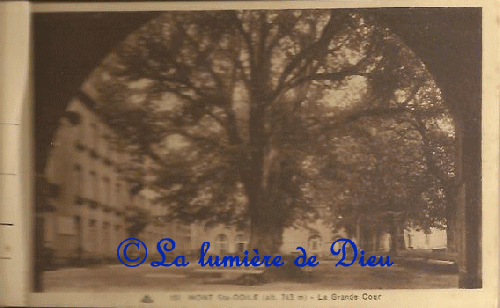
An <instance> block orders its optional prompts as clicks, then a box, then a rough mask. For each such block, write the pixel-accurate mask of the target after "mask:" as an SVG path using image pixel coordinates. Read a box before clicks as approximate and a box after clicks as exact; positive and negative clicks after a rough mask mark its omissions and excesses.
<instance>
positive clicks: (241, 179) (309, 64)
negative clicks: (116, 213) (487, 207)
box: [92, 10, 454, 252]
mask: <svg viewBox="0 0 500 308" xmlns="http://www.w3.org/2000/svg"><path fill="white" fill-rule="evenodd" d="M92 78H93V84H94V87H95V88H96V90H97V93H98V94H99V101H100V102H101V104H100V105H99V108H100V109H101V111H102V112H103V113H104V114H106V115H107V116H108V117H109V121H110V122H111V123H112V124H113V125H114V126H116V127H117V128H119V130H120V131H121V133H122V134H123V136H125V137H126V138H125V139H126V140H127V141H128V146H129V147H130V148H132V149H133V150H134V153H135V154H136V155H137V156H138V157H141V156H143V155H148V156H151V157H154V158H155V159H156V161H157V163H158V165H159V166H160V167H159V168H158V170H157V172H156V180H155V187H156V189H157V190H158V191H159V192H160V193H161V196H162V197H161V198H160V199H159V200H158V201H159V202H164V203H167V204H169V206H170V213H171V214H170V216H171V218H175V219H181V220H184V221H196V220H203V221H209V222H213V223H217V222H225V223H231V222H247V223H249V224H250V228H251V234H252V243H251V244H252V247H255V248H259V249H263V250H264V251H270V252H273V251H274V250H276V249H277V248H278V247H279V244H280V242H281V234H282V230H283V228H284V227H285V226H290V225H293V224H294V223H296V222H297V221H307V220H308V219H317V218H318V217H320V216H321V217H325V216H324V215H326V214H325V213H330V214H332V217H333V218H332V221H335V222H336V223H337V224H338V225H342V224H347V223H348V222H349V219H348V218H349V217H355V216H357V215H358V216H359V215H365V216H367V217H368V216H372V217H374V218H376V217H378V216H377V215H379V214H381V213H385V212H404V213H405V215H407V217H408V218H411V219H412V220H413V221H414V222H415V223H416V224H418V225H425V226H431V225H432V226H434V225H439V224H442V222H443V219H444V216H443V215H444V214H443V208H444V207H445V200H444V196H445V195H446V192H444V191H443V189H445V188H443V187H444V186H446V183H448V182H449V181H452V180H453V168H454V165H453V159H454V158H453V155H451V154H452V153H453V147H454V135H453V123H452V121H451V119H450V117H449V115H448V113H447V110H446V109H445V107H444V105H443V104H442V102H441V98H440V93H439V90H438V89H437V87H436V85H435V84H434V83H433V81H432V78H431V76H430V75H429V74H428V73H427V71H426V69H425V66H424V65H423V64H422V63H421V62H420V61H419V60H418V59H417V58H416V57H415V55H414V54H413V53H411V51H410V50H408V48H406V47H405V46H404V45H403V44H402V43H401V42H400V41H399V40H398V39H397V38H396V37H394V36H392V35H391V34H390V33H389V32H388V31H387V30H386V29H382V28H379V27H377V26H376V25H375V24H374V23H372V22H371V21H370V19H369V18H367V17H366V16H364V15H363V14H359V13H357V12H356V11H349V10H283V11H266V10H261V11H210V12H206V11H200V12H189V13H184V12H170V13H165V14H164V15H162V16H160V17H159V18H157V19H154V20H152V21H151V22H149V23H148V24H146V25H145V26H144V27H143V28H141V29H139V30H138V31H136V32H134V33H133V34H132V35H130V36H129V37H128V38H127V40H126V41H125V42H123V44H121V45H120V46H119V47H118V48H117V50H116V52H114V53H113V54H112V55H110V56H109V57H108V58H107V59H106V60H105V61H104V63H103V64H102V66H101V67H100V68H99V69H98V70H96V72H95V73H94V74H93V76H92ZM450 153H451V154H450ZM379 216H380V215H379ZM338 217H343V218H344V219H343V220H342V221H337V220H338ZM372 223H374V224H375V223H379V221H377V219H373V220H372Z"/></svg>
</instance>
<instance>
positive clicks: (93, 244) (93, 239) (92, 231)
mask: <svg viewBox="0 0 500 308" xmlns="http://www.w3.org/2000/svg"><path fill="white" fill-rule="evenodd" d="M89 238H90V249H91V250H90V251H91V252H97V249H98V248H97V247H98V243H97V230H96V223H95V219H89Z"/></svg>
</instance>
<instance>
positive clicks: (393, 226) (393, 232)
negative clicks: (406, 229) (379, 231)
mask: <svg viewBox="0 0 500 308" xmlns="http://www.w3.org/2000/svg"><path fill="white" fill-rule="evenodd" d="M398 229H399V228H398V222H397V218H396V217H394V216H391V217H390V223H389V235H390V242H389V254H390V255H391V256H393V257H395V256H397V255H398V236H399V234H398V231H399V230H398Z"/></svg>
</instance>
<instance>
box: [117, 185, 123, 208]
mask: <svg viewBox="0 0 500 308" xmlns="http://www.w3.org/2000/svg"><path fill="white" fill-rule="evenodd" d="M121 191H122V185H121V184H120V183H116V205H117V206H118V207H120V205H121V201H122V199H121Z"/></svg>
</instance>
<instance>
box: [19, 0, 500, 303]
mask: <svg viewBox="0 0 500 308" xmlns="http://www.w3.org/2000/svg"><path fill="white" fill-rule="evenodd" d="M416 6H418V7H479V6H480V7H483V71H482V72H483V96H482V98H483V111H482V115H483V119H482V138H483V139H482V140H483V144H482V157H483V165H482V168H483V170H482V171H483V172H482V183H483V189H482V194H483V196H482V197H483V198H482V200H483V215H482V217H483V231H482V234H483V245H482V248H483V262H482V264H483V289H479V290H460V289H457V290H435V289H432V290H367V292H368V293H370V292H373V293H377V294H382V298H383V300H381V301H380V302H374V301H371V302H368V301H365V302H364V301H358V302H334V301H325V302H320V301H307V302H297V301H294V302H287V301H273V302H265V301H258V302H255V303H253V302H249V301H241V302H236V301H213V302H203V301H201V302H193V301H190V302H188V301H186V300H184V301H180V302H171V301H169V298H168V296H169V293H148V292H144V291H142V292H137V293H31V294H29V295H28V297H27V298H28V305H29V306H49V305H50V306H54V305H56V306H60V305H65V306H75V305H76V306H122V307H123V306H145V307H228V306H238V307H276V306H285V307H288V306H290V305H292V306H298V305H301V304H303V305H304V306H308V307H353V306H356V307H357V306H363V307H387V306H390V307H426V306H430V307H433V306H438V305H439V306H440V307H471V306H475V307H496V306H497V304H498V303H497V300H498V297H497V296H498V293H497V292H498V276H499V274H498V272H499V266H498V260H499V249H498V243H499V241H498V238H499V236H498V235H499V232H498V231H499V229H498V226H499V221H498V217H499V215H498V214H499V211H498V206H499V202H498V201H499V198H498V197H499V195H498V188H499V185H498V183H499V181H498V180H499V170H498V167H499V151H498V149H499V146H498V145H499V131H500V129H499V108H498V106H499V104H498V103H499V101H498V93H497V89H498V87H497V85H498V84H497V79H498V78H496V77H497V76H499V74H498V61H497V55H498V50H499V49H498V47H499V41H498V26H497V23H496V18H497V16H498V15H497V11H498V10H497V4H496V2H493V1H465V0H464V1H451V0H448V1H439V2H437V1H430V0H424V1H418V2H417V1H415V2H410V1H406V2H405V1H362V2H358V1H356V2H355V1H336V2H332V1H307V2H305V1H293V2H292V1H281V2H276V1H273V2H248V1H246V2H185V3H153V2H143V3H93V4H83V3H79V4H33V5H32V6H31V11H32V12H53V11H66V12H70V11H71V12H76V11H162V10H206V9H225V10H229V9H259V8H272V9H288V8H306V7H307V8H341V7H356V8H361V7H416ZM26 106H28V107H26ZM29 106H30V105H29V102H26V105H25V108H24V110H25V111H29V110H31V108H29ZM24 119H26V121H24ZM29 119H30V116H24V117H23V121H24V122H23V128H24V129H23V131H25V132H26V131H29V127H30V123H29V121H28V120H29ZM22 139H23V140H27V139H28V138H22ZM26 143H27V142H24V143H23V148H22V152H24V153H31V151H32V149H33V145H29V144H26ZM25 155H29V154H25ZM28 158H29V156H28ZM30 181H31V180H30V179H29V174H24V173H23V183H24V184H25V186H24V187H23V189H24V191H23V192H22V194H24V195H26V193H27V192H31V191H30V189H29V188H28V187H29V186H27V184H28V183H29V182H30ZM22 200H23V201H26V203H24V202H23V203H24V204H23V206H24V208H23V209H22V210H26V209H27V208H30V207H31V203H30V202H28V201H29V198H26V197H24V198H23V199H22ZM27 216H28V215H25V216H24V217H27ZM25 223H31V222H30V221H29V217H27V219H26V221H25ZM23 231H24V232H25V233H24V238H26V239H28V238H29V237H30V233H29V229H28V228H26V229H23ZM28 249H29V248H28ZM25 261H26V260H25ZM27 266H28V265H27V264H24V265H23V266H21V267H24V268H26V267H27ZM16 289H17V290H21V289H23V287H17V288H16ZM333 292H337V293H339V290H315V291H305V292H294V293H296V294H299V293H304V294H307V295H311V296H317V293H324V294H331V293H333ZM341 292H342V293H351V292H352V293H356V294H362V293H363V292H364V291H363V290H341ZM146 293H147V294H148V295H150V296H151V297H152V298H153V299H154V300H155V302H154V303H153V304H141V303H140V299H141V298H142V297H143V296H144V295H145V294H146ZM175 293H176V294H193V293H194V292H189V293H188V292H175ZM200 293H203V294H207V293H212V294H225V295H232V294H233V293H235V292H231V293H229V292H216V291H213V292H200ZM243 293H263V292H253V291H251V290H250V291H248V292H243ZM267 293H280V292H267ZM183 297H184V298H185V296H183Z"/></svg>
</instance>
